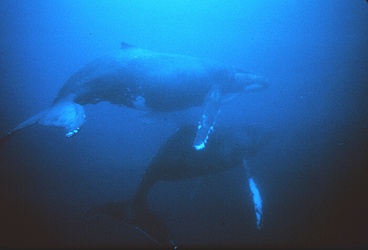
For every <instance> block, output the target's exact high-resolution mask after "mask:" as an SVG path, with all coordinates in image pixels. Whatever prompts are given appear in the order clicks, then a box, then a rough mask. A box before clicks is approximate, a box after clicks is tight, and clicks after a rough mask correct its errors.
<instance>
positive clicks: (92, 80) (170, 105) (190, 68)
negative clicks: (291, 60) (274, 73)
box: [0, 43, 267, 149]
mask: <svg viewBox="0 0 368 250" xmlns="http://www.w3.org/2000/svg"><path fill="white" fill-rule="evenodd" d="M266 86H267V84H266V81H265V80H264V79H262V78H261V77H260V76H257V75H255V74H251V73H248V72H246V71H244V70H241V69H237V68H234V67H230V66H226V65H222V64H219V63H216V62H212V61H208V60H201V59H197V58H193V57H189V56H182V55H175V54H164V53H157V52H153V51H149V50H144V49H141V48H137V47H134V46H131V45H128V44H125V43H122V46H121V49H120V50H117V51H114V52H111V53H109V54H107V55H105V56H102V57H100V58H98V59H95V60H94V61H92V62H90V63H89V64H87V65H86V66H85V67H83V68H82V69H80V70H79V71H78V72H76V73H75V74H74V75H72V76H71V77H70V78H69V80H68V81H67V82H66V83H65V85H64V86H63V87H62V88H61V89H60V91H59V93H58V95H57V96H56V98H55V100H54V102H53V104H52V106H51V107H50V108H49V109H47V110H45V111H43V112H41V113H39V114H37V115H35V116H33V117H31V118H29V119H28V120H26V121H24V122H23V123H21V124H19V125H18V126H17V127H15V128H14V129H13V130H11V131H10V132H9V133H8V135H7V136H5V137H4V138H2V139H0V145H2V144H4V143H5V142H6V141H7V140H8V139H9V138H10V136H11V135H13V133H14V132H15V131H17V130H21V129H23V128H25V127H27V126H30V125H32V124H35V123H38V124H41V125H44V126H57V127H63V128H65V130H66V136H67V137H71V136H73V135H75V134H76V133H77V132H78V131H79V129H80V128H81V127H82V126H83V124H84V122H85V112H84V108H83V105H85V104H96V103H98V102H101V101H108V102H110V103H112V104H115V105H119V106H125V107H129V108H134V109H138V110H144V111H173V110H180V109H185V108H189V107H193V106H199V105H203V106H204V108H203V116H202V118H201V119H200V121H199V126H198V131H197V135H196V137H195V140H194V143H193V146H194V147H195V148H196V149H202V148H204V147H205V143H206V141H207V138H208V135H209V133H210V132H211V130H212V127H213V125H214V122H215V117H216V114H217V113H218V110H219V106H220V103H221V99H222V96H224V95H228V94H232V93H238V92H242V91H253V90H261V89H264V88H265V87H266Z"/></svg>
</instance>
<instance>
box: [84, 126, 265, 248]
mask: <svg viewBox="0 0 368 250" xmlns="http://www.w3.org/2000/svg"><path fill="white" fill-rule="evenodd" d="M195 135H196V127H195V126H193V125H183V126H182V127H180V128H179V129H178V130H177V132H176V133H174V134H173V135H172V136H171V137H169V139H168V140H167V141H166V142H165V143H164V144H163V145H162V146H161V147H160V148H159V150H158V152H157V153H156V154H155V155H154V157H153V158H152V160H151V161H150V162H149V164H148V166H147V168H146V170H145V173H144V175H143V177H142V179H141V182H140V184H139V187H138V190H137V191H136V193H135V194H134V196H133V198H132V199H131V200H128V201H124V202H117V201H114V202H109V203H107V204H102V205H97V206H95V207H92V208H90V209H89V210H88V211H87V217H88V218H91V217H93V216H95V215H97V214H105V215H108V216H111V217H113V218H115V219H118V220H120V221H123V223H125V224H126V225H129V226H133V227H134V228H135V229H138V230H139V231H141V232H143V233H144V234H145V235H146V236H148V237H149V238H150V239H152V240H153V241H154V242H156V243H158V244H159V245H161V246H167V247H173V246H175V244H174V243H173V242H174V241H173V240H172V239H171V237H170V233H169V230H168V228H167V226H166V225H165V223H164V221H163V220H161V219H160V218H158V216H156V215H155V214H154V213H153V212H152V211H151V210H150V209H149V206H148V204H147V196H148V194H149V191H150V190H151V188H152V187H153V186H154V185H155V183H157V182H158V181H179V180H182V179H185V178H193V177H199V176H207V175H210V174H214V173H218V172H222V171H226V170H228V169H231V168H235V167H241V168H244V169H245V171H246V176H247V179H248V183H249V187H250V190H251V192H252V195H253V197H252V198H253V203H254V207H255V218H256V227H257V229H260V228H261V226H262V200H261V197H260V192H259V190H258V188H257V186H256V184H255V181H254V180H253V178H252V177H251V174H250V167H249V164H248V163H247V162H246V161H247V160H248V159H250V158H252V157H253V156H254V155H255V154H256V153H257V152H258V151H259V150H260V149H261V148H262V147H263V146H264V145H265V144H266V143H267V142H268V141H269V140H270V139H271V137H272V134H271V132H270V131H265V130H263V129H260V128H258V127H256V126H250V125H237V126H231V127H223V126H219V128H218V129H216V131H215V132H214V133H213V135H212V136H211V138H210V139H209V140H210V143H209V144H208V146H207V147H206V149H205V150H200V151H197V150H195V149H193V147H192V146H191V145H192V144H191V143H192V140H193V138H194V137H195Z"/></svg>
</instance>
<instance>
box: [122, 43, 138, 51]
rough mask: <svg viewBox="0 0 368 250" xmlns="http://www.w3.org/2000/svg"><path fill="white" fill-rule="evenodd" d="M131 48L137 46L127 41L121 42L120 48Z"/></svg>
mask: <svg viewBox="0 0 368 250" xmlns="http://www.w3.org/2000/svg"><path fill="white" fill-rule="evenodd" d="M130 48H135V46H134V45H131V44H129V43H126V42H121V44H120V49H130Z"/></svg>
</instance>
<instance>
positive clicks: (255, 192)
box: [243, 160, 263, 230]
mask: <svg viewBox="0 0 368 250" xmlns="http://www.w3.org/2000/svg"><path fill="white" fill-rule="evenodd" d="M243 167H244V169H245V171H246V172H247V178H248V183H249V188H250V191H251V192H252V200H253V205H254V212H255V215H256V221H257V222H256V223H257V224H256V225H257V229H258V230H260V229H261V228H262V224H263V211H262V197H261V193H260V192H259V189H258V187H257V184H256V182H255V181H254V180H253V178H252V177H250V176H249V167H248V164H247V161H246V160H244V161H243Z"/></svg>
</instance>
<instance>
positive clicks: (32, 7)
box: [0, 0, 368, 247]
mask: <svg viewBox="0 0 368 250" xmlns="http://www.w3.org/2000/svg"><path fill="white" fill-rule="evenodd" d="M367 31H368V3H367V2H366V1H363V0H354V1H351V0H341V1H335V0H328V1H319V0H315V1H286V0H285V1H266V0H265V1H243V0H230V1H222V0H219V1H216V0H213V1H210V0H207V1H204V0H201V1H195V0H187V1H166V0H162V1H148V0H146V1H128V0H126V1H87V0H85V1H66V0H63V1H56V0H55V1H46V0H44V1H28V0H24V1H19V0H16V1H15V0H2V1H0V53H1V57H0V58H1V59H0V72H1V73H0V79H1V84H0V103H1V105H0V119H1V120H0V135H1V136H3V135H5V134H6V133H7V132H8V131H10V130H11V129H12V128H14V127H15V126H16V125H18V124H19V123H20V122H22V121H23V120H25V119H26V118H28V117H30V116H31V115H34V114H36V113H38V112H40V111H42V110H44V109H45V108H47V107H49V105H50V104H51V102H52V101H53V99H54V98H55V96H56V94H57V92H58V90H59V89H60V88H61V87H62V86H63V84H64V82H65V81H66V80H67V79H68V78H69V76H70V75H71V74H73V73H74V72H75V71H77V70H78V69H80V68H81V67H83V65H85V63H87V62H89V61H90V60H92V59H94V58H97V57H99V56H100V55H102V54H104V53H106V52H109V51H111V50H114V49H118V48H119V46H120V43H121V42H122V41H124V42H127V43H129V44H134V45H136V46H139V47H142V48H146V49H150V50H154V51H159V52H166V53H177V54H185V55H190V56H195V57H202V58H209V59H213V60H217V61H219V62H223V63H227V64H230V65H237V66H239V67H242V68H245V69H249V70H251V71H253V72H256V73H258V74H260V75H262V76H264V77H266V78H268V79H269V82H270V86H269V88H268V89H266V90H263V91H260V92H257V93H248V94H243V95H241V96H238V97H237V98H235V99H233V100H231V101H229V102H228V103H227V104H226V105H224V106H223V107H222V109H221V112H220V113H219V115H218V117H217V123H216V124H220V125H221V124H224V125H230V126H231V125H233V124H239V123H244V124H256V125H257V126H259V127H261V128H266V129H268V130H272V131H273V133H274V134H275V135H274V136H273V138H272V140H271V141H270V142H269V143H268V144H267V145H265V146H264V147H263V148H262V149H261V150H260V151H259V152H257V154H256V155H255V156H254V157H252V159H251V160H250V162H251V164H252V169H251V170H252V171H251V172H252V178H253V180H254V181H255V182H256V183H257V187H258V189H259V192H260V194H261V195H262V206H263V207H262V210H263V227H262V229H261V230H257V229H256V224H255V214H254V212H253V204H252V199H251V196H250V191H249V184H248V183H247V178H246V175H245V174H244V169H242V168H233V169H231V170H229V171H225V172H223V173H218V174H213V175H210V176H206V177H204V178H202V179H201V178H194V179H185V180H182V181H178V182H160V183H158V184H157V185H155V186H154V188H153V189H152V190H151V192H150V194H149V197H148V198H149V199H148V200H149V205H150V208H151V209H152V211H153V212H154V213H155V214H157V216H159V217H160V218H161V219H162V220H163V221H164V222H165V223H166V224H167V225H168V227H169V229H170V232H171V235H172V237H173V239H174V240H175V243H176V244H177V245H178V246H179V247H189V246H214V245H216V246H228V247H236V246H238V247H239V246H254V245H257V246H270V245H271V246H361V245H366V244H367V243H368V242H367V237H366V236H367V227H366V225H367V223H368V216H367V212H366V211H367V209H368V204H367V200H368V199H367V198H368V185H367V177H368V173H367V167H368V109H367V107H368V105H367V104H368V103H367V99H368V70H367V69H368V60H367V58H368V32H367ZM85 108H86V115H87V121H86V124H85V126H84V127H83V129H82V130H81V131H80V132H79V133H78V134H77V135H76V136H75V137H73V138H66V137H65V136H64V131H63V130H62V129H60V128H54V127H42V126H34V127H29V128H27V129H25V130H24V131H22V132H20V133H19V134H17V135H16V136H14V138H12V140H10V141H9V142H8V143H7V144H6V145H5V146H4V147H2V148H1V149H0V164H1V168H0V190H1V191H0V195H1V196H0V199H1V206H0V231H1V233H0V247H3V246H81V245H83V246H120V247H124V246H129V245H133V246H138V247H139V246H155V243H154V242H152V241H150V239H148V238H147V237H145V236H144V235H143V234H141V233H140V232H138V231H137V230H134V229H132V228H130V227H127V226H126V225H124V224H122V223H120V222H119V221H117V220H115V219H113V218H110V217H107V216H97V217H95V218H92V219H86V218H85V216H84V215H85V212H86V210H87V209H88V208H90V207H92V206H94V205H99V204H103V203H106V202H111V201H124V200H128V199H130V198H132V196H133V195H134V193H135V191H136V189H137V187H138V185H139V181H140V179H141V177H142V176H143V174H144V170H145V168H146V166H147V164H148V163H149V162H150V159H151V158H152V157H153V155H154V154H155V152H156V151H157V150H158V149H159V148H160V146H161V145H162V143H164V142H165V140H166V139H167V138H168V137H169V136H170V135H171V134H173V133H174V132H175V130H176V128H177V124H176V123H175V122H173V121H172V119H169V120H165V119H157V120H155V121H154V122H153V123H149V124H146V123H143V122H142V121H140V119H139V117H140V113H139V112H138V111H135V110H131V109H127V108H119V107H117V106H113V105H111V104H109V103H100V104H98V105H87V106H85ZM183 112H184V113H183V114H181V116H183V118H182V119H186V118H185V117H186V115H187V116H188V117H193V115H192V114H189V115H188V114H186V113H185V112H186V111H183ZM188 112H189V113H190V112H193V113H195V115H199V116H198V117H200V114H199V113H198V110H191V111H188ZM195 115H194V116H195ZM188 120H189V121H190V122H194V124H196V121H195V120H193V119H190V118H188ZM209 143H210V142H209Z"/></svg>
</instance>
